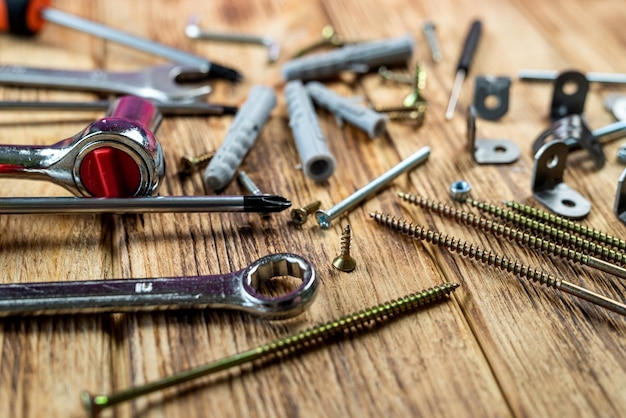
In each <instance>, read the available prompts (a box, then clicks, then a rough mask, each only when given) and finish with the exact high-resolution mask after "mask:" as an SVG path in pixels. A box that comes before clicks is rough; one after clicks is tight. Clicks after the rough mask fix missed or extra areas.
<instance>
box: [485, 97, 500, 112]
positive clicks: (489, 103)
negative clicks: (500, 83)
mask: <svg viewBox="0 0 626 418" xmlns="http://www.w3.org/2000/svg"><path fill="white" fill-rule="evenodd" d="M483 104H484V105H485V107H486V108H487V109H491V110H493V109H497V108H499V107H500V98H499V97H498V96H496V95H495V94H488V95H487V96H485V100H484V101H483Z"/></svg>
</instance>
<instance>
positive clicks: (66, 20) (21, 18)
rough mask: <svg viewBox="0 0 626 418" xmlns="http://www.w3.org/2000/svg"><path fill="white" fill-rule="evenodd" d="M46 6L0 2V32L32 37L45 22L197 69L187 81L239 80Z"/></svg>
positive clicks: (228, 71)
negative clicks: (196, 67)
mask: <svg viewBox="0 0 626 418" xmlns="http://www.w3.org/2000/svg"><path fill="white" fill-rule="evenodd" d="M49 5H50V0H4V1H0V31H4V32H10V33H14V34H18V35H33V34H35V33H37V32H39V31H40V30H41V29H42V28H43V26H44V24H45V22H51V23H56V24H57V25H61V26H65V27H68V28H70V29H75V30H78V31H80V32H84V33H88V34H90V35H94V36H98V37H100V38H103V39H106V40H109V41H112V42H116V43H119V44H122V45H126V46H128V47H131V48H135V49H138V50H141V51H144V52H147V53H150V54H153V55H158V56H161V57H164V58H167V59H168V60H170V61H172V62H176V63H178V64H185V65H191V66H200V67H201V68H202V72H201V74H199V75H198V77H199V79H194V80H190V81H199V80H204V79H209V78H223V79H226V80H229V81H239V80H240V79H241V78H242V76H241V74H240V73H239V72H238V71H237V70H235V69H232V68H228V67H225V66H223V65H220V64H216V63H213V62H210V61H208V60H206V59H205V58H202V57H200V56H198V55H194V54H191V53H189V52H185V51H181V50H179V49H176V48H173V47H170V46H167V45H163V44H160V43H158V42H154V41H150V40H148V39H144V38H141V37H139V36H136V35H132V34H130V33H127V32H123V31H120V30H117V29H114V28H111V27H108V26H105V25H102V24H99V23H96V22H94V21H91V20H87V19H83V18H81V17H78V16H74V15H71V14H69V13H65V12H62V11H60V10H57V9H54V8H51V7H48V6H49Z"/></svg>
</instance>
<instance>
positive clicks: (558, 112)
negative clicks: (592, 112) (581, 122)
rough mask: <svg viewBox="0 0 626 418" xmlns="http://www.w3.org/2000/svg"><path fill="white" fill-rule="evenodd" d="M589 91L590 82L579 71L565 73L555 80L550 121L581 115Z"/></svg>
mask: <svg viewBox="0 0 626 418" xmlns="http://www.w3.org/2000/svg"><path fill="white" fill-rule="evenodd" d="M588 91H589V81H588V80H587V77H585V75H584V74H582V73H580V72H578V71H565V72H562V73H561V74H559V76H558V77H557V78H556V80H554V91H553V93H552V103H551V105H550V119H552V121H555V120H557V119H561V118H564V117H565V116H568V115H572V114H577V115H581V114H582V113H583V109H584V108H585V99H586V98H587V92H588Z"/></svg>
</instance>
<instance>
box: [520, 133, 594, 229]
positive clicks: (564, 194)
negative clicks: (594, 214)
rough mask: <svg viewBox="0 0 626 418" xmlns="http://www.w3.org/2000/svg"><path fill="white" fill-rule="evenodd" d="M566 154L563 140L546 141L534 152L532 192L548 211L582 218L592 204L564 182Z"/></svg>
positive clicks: (568, 216)
mask: <svg viewBox="0 0 626 418" xmlns="http://www.w3.org/2000/svg"><path fill="white" fill-rule="evenodd" d="M567 151H568V149H567V145H566V144H565V143H564V142H563V141H551V142H548V143H547V144H545V145H543V146H542V147H541V148H540V149H539V151H537V153H536V154H535V165H534V167H533V175H532V180H531V189H532V192H533V196H534V197H535V199H537V200H538V201H539V202H541V203H542V204H543V205H545V206H546V207H547V208H548V209H550V210H551V211H553V212H555V213H557V214H559V215H561V216H564V217H566V218H573V219H581V218H584V217H585V216H587V215H588V214H589V212H590V211H591V203H589V201H588V200H587V199H585V198H584V197H583V196H582V195H581V194H580V193H578V192H577V191H576V190H574V189H572V188H571V187H569V186H568V185H567V184H565V183H564V182H563V172H564V171H565V163H566V161H567Z"/></svg>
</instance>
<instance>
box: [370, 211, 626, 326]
mask: <svg viewBox="0 0 626 418" xmlns="http://www.w3.org/2000/svg"><path fill="white" fill-rule="evenodd" d="M370 216H371V217H372V218H374V220H375V221H376V222H377V223H379V224H381V225H384V226H386V227H388V228H391V229H392V230H394V231H396V232H399V233H402V234H405V235H408V236H409V237H412V238H414V239H418V240H421V241H426V242H429V243H431V244H434V245H437V246H439V247H441V248H445V249H446V250H448V251H450V252H456V253H459V254H461V255H463V256H464V257H468V258H470V259H474V260H478V261H480V262H481V263H483V264H486V265H488V266H492V267H496V268H497V269H499V270H502V271H506V272H509V273H513V274H515V275H517V276H518V277H520V278H522V279H526V280H529V281H531V282H535V283H539V284H541V285H544V286H546V287H551V288H553V289H557V290H560V291H562V292H565V293H569V294H570V295H572V296H576V297H578V298H581V299H584V300H586V301H588V302H591V303H593V304H596V305H598V306H602V307H603V308H606V309H608V310H610V311H613V312H616V313H618V314H620V315H625V316H626V305H624V304H623V303H620V302H618V301H616V300H613V299H610V298H607V297H605V296H602V295H599V294H598V293H595V292H592V291H590V290H587V289H585V288H584V287H580V286H577V285H575V284H573V283H571V282H568V281H566V280H561V279H558V278H556V277H555V276H553V275H552V274H549V273H546V272H544V271H540V270H538V269H535V268H533V267H530V266H527V265H525V264H522V263H520V262H519V261H512V260H511V259H509V258H508V257H505V256H501V255H498V254H497V253H495V252H494V251H487V250H485V249H483V248H481V247H479V246H477V245H474V244H468V243H467V242H465V241H462V240H460V239H458V238H455V237H450V236H448V235H444V234H441V233H439V232H435V231H432V230H430V229H427V228H423V227H421V226H418V225H414V224H412V223H411V222H409V221H407V220H404V219H398V218H395V217H393V216H391V215H388V214H383V213H379V212H376V213H370Z"/></svg>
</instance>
